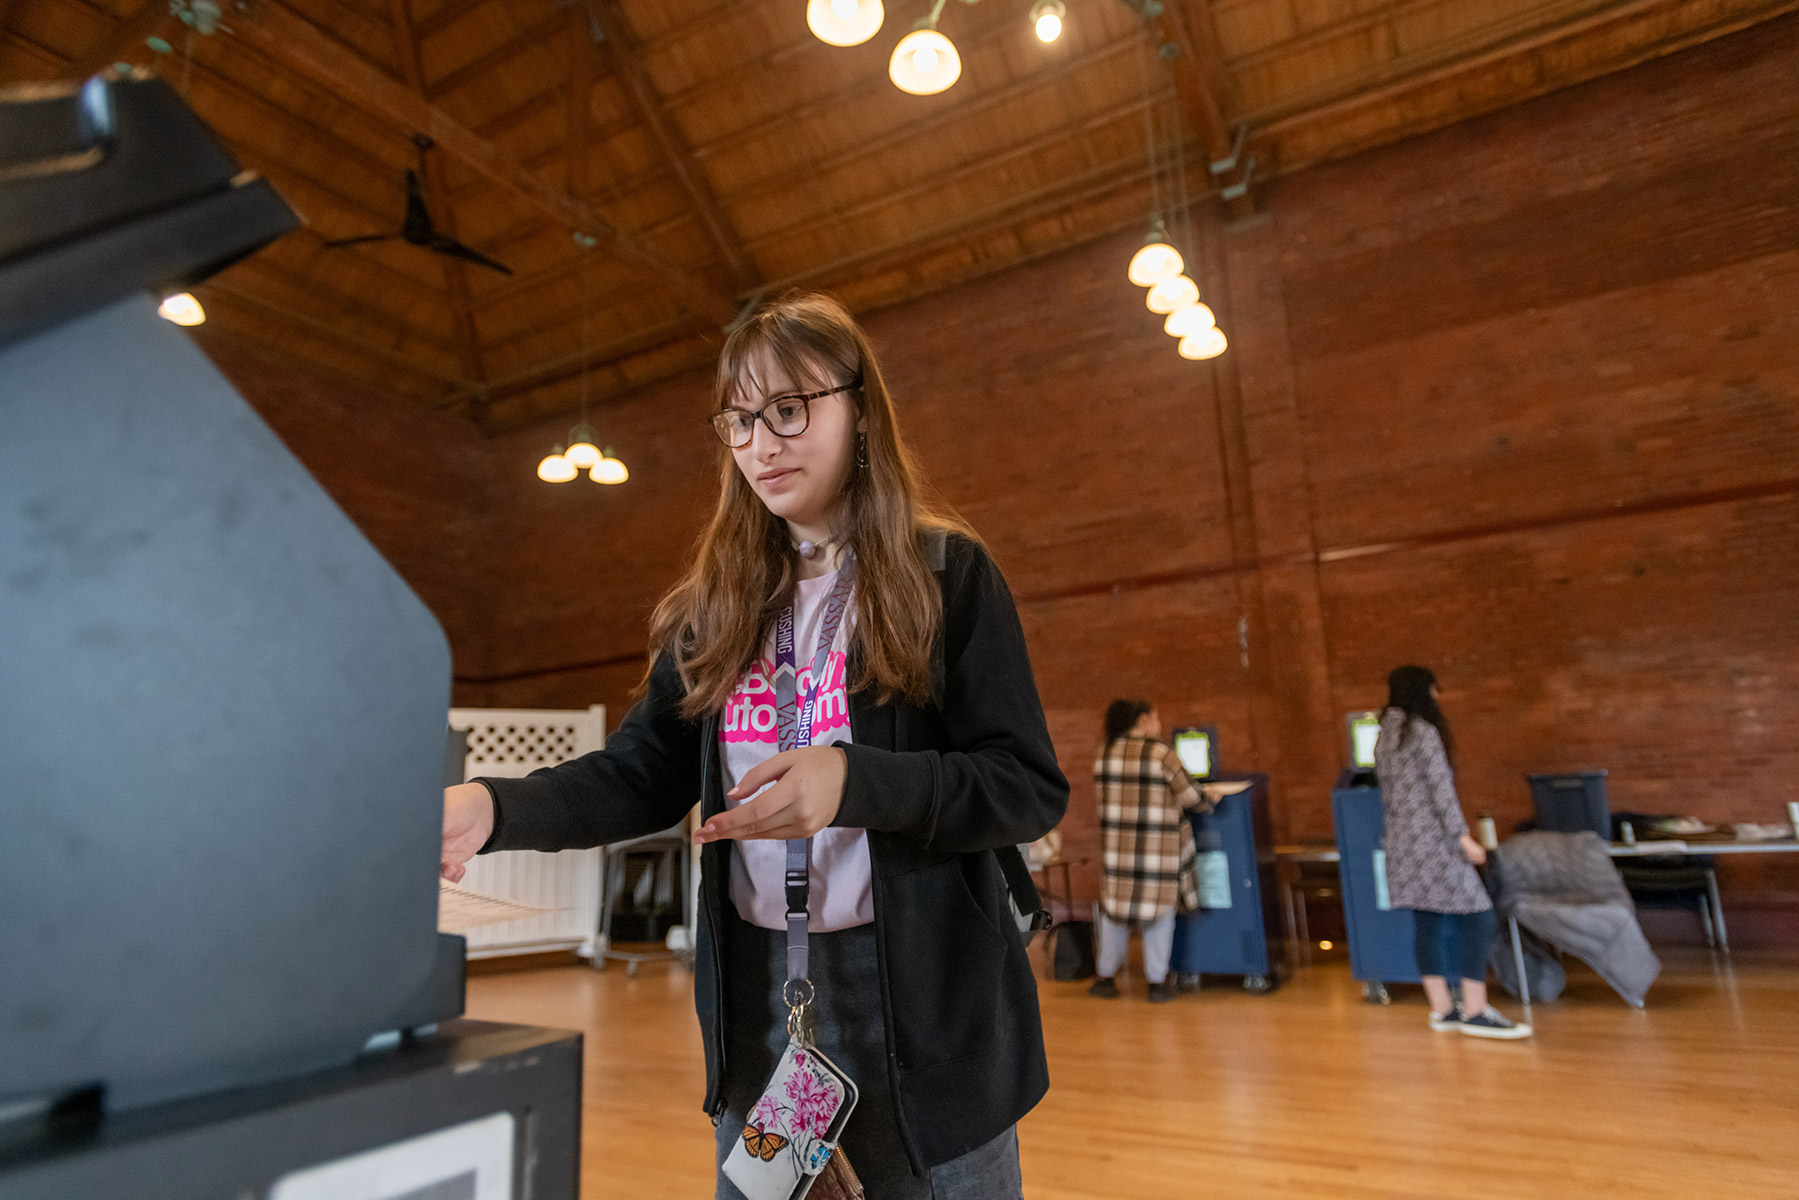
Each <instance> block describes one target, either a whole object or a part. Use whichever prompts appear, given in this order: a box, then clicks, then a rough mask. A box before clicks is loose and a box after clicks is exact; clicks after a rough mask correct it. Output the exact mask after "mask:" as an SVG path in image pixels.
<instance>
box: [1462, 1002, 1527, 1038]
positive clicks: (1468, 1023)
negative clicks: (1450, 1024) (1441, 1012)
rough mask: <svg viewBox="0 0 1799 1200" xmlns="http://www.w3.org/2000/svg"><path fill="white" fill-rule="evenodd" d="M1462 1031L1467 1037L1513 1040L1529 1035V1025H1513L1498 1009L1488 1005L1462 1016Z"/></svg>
mask: <svg viewBox="0 0 1799 1200" xmlns="http://www.w3.org/2000/svg"><path fill="white" fill-rule="evenodd" d="M1462 1032H1463V1033H1465V1034H1467V1035H1468V1036H1469V1037H1484V1038H1502V1039H1504V1040H1506V1041H1514V1040H1516V1039H1518V1038H1527V1037H1529V1036H1530V1026H1528V1025H1514V1024H1513V1023H1512V1022H1510V1021H1508V1020H1506V1019H1505V1018H1504V1017H1502V1016H1500V1015H1499V1010H1498V1009H1496V1008H1494V1007H1493V1006H1492V1005H1490V1004H1489V1005H1488V1006H1487V1007H1486V1008H1485V1009H1484V1010H1483V1011H1481V1012H1478V1013H1475V1014H1474V1015H1473V1016H1471V1017H1470V1016H1465V1015H1464V1016H1463V1017H1462Z"/></svg>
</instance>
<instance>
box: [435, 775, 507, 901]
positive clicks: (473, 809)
mask: <svg viewBox="0 0 1799 1200" xmlns="http://www.w3.org/2000/svg"><path fill="white" fill-rule="evenodd" d="M492 836H493V794H492V793H491V792H489V791H488V790H487V789H486V788H485V787H483V786H482V785H480V784H478V783H459V784H457V785H456V786H455V787H451V788H445V789H444V843H443V857H442V859H441V860H440V861H439V863H438V867H437V870H438V873H439V874H441V875H442V876H443V877H444V878H445V879H447V880H449V881H450V882H451V883H458V882H460V881H461V879H462V877H463V875H464V874H465V873H466V872H467V871H468V868H467V867H466V866H465V865H464V864H465V863H467V862H468V860H469V859H471V858H473V857H475V852H476V851H477V850H479V849H481V847H483V846H485V845H486V844H487V839H488V838H489V837H492Z"/></svg>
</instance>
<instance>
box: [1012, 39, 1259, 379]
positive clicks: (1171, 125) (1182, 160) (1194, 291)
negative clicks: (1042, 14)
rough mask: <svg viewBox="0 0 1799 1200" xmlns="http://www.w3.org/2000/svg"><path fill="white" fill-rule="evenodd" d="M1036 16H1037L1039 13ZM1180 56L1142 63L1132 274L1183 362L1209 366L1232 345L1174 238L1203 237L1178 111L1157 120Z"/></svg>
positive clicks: (1163, 53)
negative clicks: (1163, 86) (1174, 230)
mask: <svg viewBox="0 0 1799 1200" xmlns="http://www.w3.org/2000/svg"><path fill="white" fill-rule="evenodd" d="M1039 7H1041V5H1040V6H1039ZM1031 11H1032V15H1033V16H1035V15H1036V14H1037V11H1038V10H1037V9H1035V8H1034V9H1032V10H1031ZM1145 20H1146V22H1147V16H1146V17H1145ZM1145 33H1146V36H1148V37H1150V39H1151V40H1150V42H1149V44H1150V45H1152V46H1153V45H1155V40H1154V34H1153V31H1152V30H1150V29H1149V27H1148V26H1147V24H1146V26H1145ZM1178 53H1179V48H1178V47H1177V46H1175V45H1174V44H1173V43H1165V44H1163V45H1161V46H1159V47H1157V48H1156V50H1155V53H1154V54H1153V56H1152V55H1146V56H1145V57H1144V59H1143V60H1142V61H1143V62H1144V64H1145V69H1144V72H1143V98H1144V125H1145V135H1146V136H1145V142H1146V144H1147V147H1148V154H1149V190H1150V216H1149V234H1148V236H1147V237H1146V238H1145V239H1144V242H1143V245H1142V246H1141V247H1139V248H1138V250H1137V252H1136V253H1135V254H1133V255H1132V256H1131V262H1130V266H1129V267H1128V268H1127V269H1126V274H1127V275H1128V276H1129V277H1130V281H1131V282H1132V283H1134V284H1136V285H1137V286H1138V287H1142V288H1148V289H1149V293H1148V295H1146V296H1145V297H1144V300H1143V303H1144V306H1145V307H1147V308H1148V309H1149V311H1150V312H1152V313H1155V314H1156V315H1158V316H1162V317H1165V318H1166V319H1165V320H1164V321H1163V322H1162V328H1163V330H1164V331H1165V332H1166V333H1167V334H1168V335H1169V336H1170V337H1173V338H1176V339H1178V340H1179V347H1178V349H1179V352H1180V355H1181V357H1182V358H1186V359H1194V360H1203V359H1208V358H1216V357H1217V356H1218V355H1220V354H1223V353H1224V351H1225V347H1226V346H1227V345H1228V343H1227V342H1226V340H1225V336H1224V334H1223V332H1222V331H1221V330H1219V328H1218V319H1217V316H1216V315H1215V314H1214V313H1213V312H1212V309H1211V308H1210V306H1208V305H1205V304H1202V303H1200V299H1199V284H1197V283H1195V282H1194V280H1193V277H1192V276H1191V275H1189V274H1188V273H1187V270H1186V260H1184V259H1183V258H1182V257H1181V252H1180V251H1179V250H1177V249H1176V248H1175V240H1174V238H1172V237H1170V236H1169V230H1168V225H1169V223H1170V221H1173V222H1176V223H1177V224H1183V225H1184V226H1185V232H1186V235H1187V237H1186V240H1187V242H1188V243H1189V246H1191V243H1192V242H1193V241H1196V240H1197V238H1198V235H1199V233H1200V230H1199V227H1198V225H1197V224H1196V223H1195V222H1194V220H1193V211H1192V205H1191V204H1190V203H1189V201H1188V197H1187V162H1186V143H1185V140H1184V139H1183V137H1182V135H1181V128H1180V107H1179V106H1178V105H1169V106H1168V116H1167V117H1166V120H1165V128H1164V129H1163V130H1161V131H1158V129H1157V115H1158V113H1160V112H1161V111H1162V109H1163V107H1164V106H1163V104H1162V98H1161V97H1160V96H1158V94H1157V93H1158V87H1157V84H1158V83H1159V82H1160V81H1161V73H1160V70H1159V69H1158V68H1159V67H1160V66H1161V65H1165V64H1168V63H1170V62H1172V61H1173V59H1174V56H1175V55H1176V54H1178ZM1156 59H1159V60H1160V63H1159V64H1157V67H1151V66H1149V65H1148V64H1149V63H1151V62H1152V61H1153V60H1156Z"/></svg>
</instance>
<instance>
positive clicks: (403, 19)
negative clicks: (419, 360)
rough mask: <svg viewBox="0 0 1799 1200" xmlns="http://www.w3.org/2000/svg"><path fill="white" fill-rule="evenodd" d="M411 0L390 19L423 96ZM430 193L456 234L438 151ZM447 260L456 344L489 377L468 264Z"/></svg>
mask: <svg viewBox="0 0 1799 1200" xmlns="http://www.w3.org/2000/svg"><path fill="white" fill-rule="evenodd" d="M411 7H412V6H411V3H410V0H388V5H387V11H388V20H389V21H390V22H391V23H392V24H393V36H394V57H395V58H396V59H397V60H398V61H399V63H400V74H401V76H402V77H403V78H404V79H405V80H406V86H407V87H409V88H411V89H412V90H413V91H414V92H416V93H417V94H418V95H419V96H421V97H422V96H424V94H425V76H424V72H423V71H422V70H420V68H419V46H418V38H417V36H416V35H415V34H414V33H413V31H412V11H411ZM423 158H424V162H423V167H424V171H425V187H426V194H427V195H428V196H429V197H430V198H431V201H432V202H433V206H434V207H435V208H436V210H437V212H436V214H435V216H434V217H433V218H432V219H433V221H434V222H435V223H436V224H437V225H439V226H441V227H442V230H443V232H444V233H445V234H446V235H448V236H449V237H452V238H453V237H455V236H456V211H455V209H454V207H453V206H452V205H451V204H450V189H449V188H447V187H445V186H444V171H443V159H442V158H441V157H440V156H438V155H435V154H426V155H424V156H423ZM440 257H441V258H442V259H443V262H442V269H443V279H444V291H445V292H446V293H447V294H448V295H449V298H450V317H451V319H452V320H454V321H455V323H456V346H457V354H458V357H459V358H461V360H462V370H463V372H464V373H465V374H466V375H468V377H469V378H470V379H485V378H486V377H487V372H486V371H485V370H483V369H482V364H481V339H480V337H479V336H478V334H477V333H476V331H475V318H474V314H473V309H472V308H471V306H470V305H469V299H468V264H467V263H465V262H463V261H462V260H461V259H459V258H451V257H449V256H448V255H442V256H440Z"/></svg>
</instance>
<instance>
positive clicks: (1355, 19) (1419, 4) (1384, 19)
mask: <svg viewBox="0 0 1799 1200" xmlns="http://www.w3.org/2000/svg"><path fill="white" fill-rule="evenodd" d="M1454 2H1455V0H1395V2H1394V3H1390V4H1385V5H1382V6H1381V7H1379V8H1371V9H1369V10H1368V11H1367V12H1362V13H1356V14H1354V15H1353V16H1348V17H1343V18H1341V19H1339V20H1335V21H1327V22H1325V23H1324V24H1323V25H1315V26H1313V27H1312V28H1310V29H1308V30H1306V31H1305V32H1304V33H1297V34H1294V35H1293V36H1292V37H1289V38H1282V39H1281V40H1280V41H1278V42H1270V43H1268V45H1266V46H1263V47H1262V48H1260V49H1259V50H1251V51H1248V52H1247V53H1244V54H1239V55H1238V56H1237V57H1235V58H1233V59H1230V60H1229V62H1228V64H1227V65H1228V66H1229V67H1230V69H1231V70H1233V71H1242V70H1246V69H1248V68H1250V67H1259V66H1261V65H1262V64H1263V63H1266V62H1271V61H1273V60H1275V59H1280V58H1285V57H1287V56H1288V55H1290V54H1298V53H1301V52H1302V51H1306V50H1311V49H1315V48H1316V47H1318V46H1323V45H1327V44H1328V43H1330V42H1334V41H1336V40H1337V39H1338V38H1343V37H1348V36H1349V35H1350V34H1352V33H1361V32H1363V31H1364V30H1368V29H1372V28H1373V27H1374V26H1376V25H1386V24H1389V23H1391V22H1393V21H1397V20H1399V19H1400V18H1401V17H1409V16H1411V15H1412V14H1413V13H1416V12H1422V11H1423V10H1425V9H1429V8H1442V7H1443V6H1444V5H1445V4H1448V3H1454Z"/></svg>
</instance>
